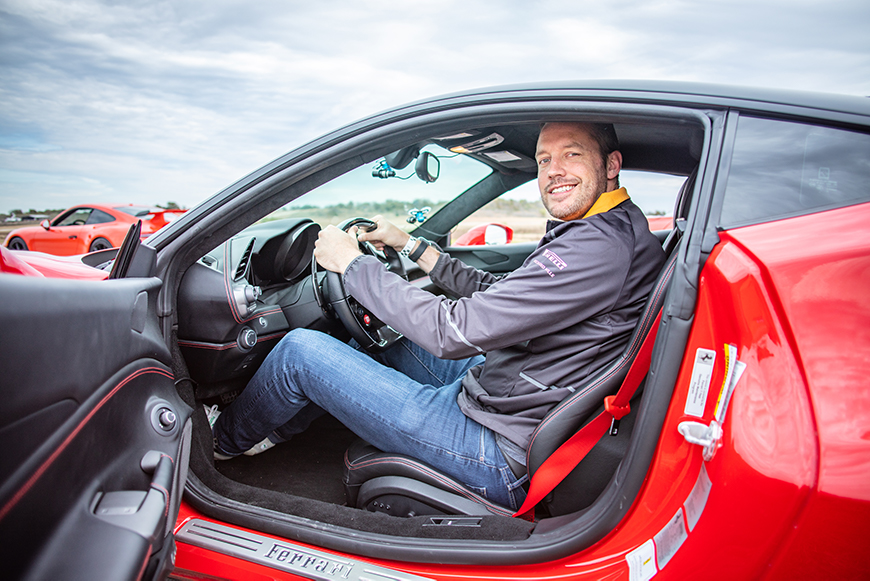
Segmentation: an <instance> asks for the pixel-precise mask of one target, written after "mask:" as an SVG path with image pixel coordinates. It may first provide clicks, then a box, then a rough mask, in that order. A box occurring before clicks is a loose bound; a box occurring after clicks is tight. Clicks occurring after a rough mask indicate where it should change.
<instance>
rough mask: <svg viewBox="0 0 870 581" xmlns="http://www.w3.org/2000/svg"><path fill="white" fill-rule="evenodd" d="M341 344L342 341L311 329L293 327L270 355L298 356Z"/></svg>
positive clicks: (281, 356) (316, 352)
mask: <svg viewBox="0 0 870 581" xmlns="http://www.w3.org/2000/svg"><path fill="white" fill-rule="evenodd" d="M339 344H341V341H339V340H338V339H336V338H335V337H332V336H331V335H327V334H326V333H321V332H320V331H312V330H311V329H293V330H292V331H290V332H289V333H287V334H286V335H284V338H283V339H281V341H280V342H279V343H278V344H277V345H276V346H275V348H274V349H273V350H272V352H271V353H270V354H269V356H270V357H280V358H282V359H286V358H296V357H308V356H309V355H310V354H318V353H322V352H323V351H324V350H327V349H329V348H330V347H334V346H336V345H339Z"/></svg>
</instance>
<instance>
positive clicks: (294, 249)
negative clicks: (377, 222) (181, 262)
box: [178, 218, 345, 392]
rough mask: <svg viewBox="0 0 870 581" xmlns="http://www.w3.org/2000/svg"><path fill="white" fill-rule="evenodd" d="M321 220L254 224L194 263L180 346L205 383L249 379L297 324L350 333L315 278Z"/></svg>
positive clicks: (184, 288) (182, 298)
mask: <svg viewBox="0 0 870 581" xmlns="http://www.w3.org/2000/svg"><path fill="white" fill-rule="evenodd" d="M319 232H320V226H319V225H318V224H316V223H314V222H313V221H311V220H309V219H305V218H302V219H298V218H294V219H284V220H275V221H271V222H265V223H261V224H255V225H253V226H251V227H249V228H246V229H245V230H243V231H242V232H240V233H239V234H237V235H236V236H234V237H232V238H230V239H229V240H227V241H226V242H224V243H223V244H221V245H220V246H218V247H217V248H215V249H214V250H212V251H211V252H209V253H208V254H206V255H205V256H203V257H202V258H201V259H200V260H198V261H197V262H196V263H195V264H193V265H192V266H191V267H190V268H189V269H188V270H187V272H186V273H185V275H184V277H183V279H182V282H181V287H180V289H179V301H178V345H179V348H180V349H181V351H182V354H183V355H184V357H185V360H186V361H187V364H188V369H189V371H190V376H191V378H192V379H193V380H194V381H196V382H197V383H198V384H199V385H200V386H202V387H203V388H204V389H214V390H216V391H217V392H222V391H226V387H227V385H228V384H235V383H244V382H246V381H247V379H248V378H250V376H251V375H252V374H253V372H254V370H256V369H257V368H258V367H259V365H260V363H262V360H263V359H264V358H265V357H266V355H267V354H268V353H269V351H271V349H272V348H273V347H274V346H275V344H277V342H278V341H279V340H280V339H281V338H282V337H283V336H284V335H285V334H287V332H289V331H290V330H291V329H294V328H297V327H307V328H312V329H318V330H321V331H324V332H328V333H330V334H342V333H344V332H345V331H344V330H343V327H342V325H341V324H340V323H336V322H335V321H332V320H330V319H328V318H327V317H325V315H324V312H323V310H322V309H321V307H320V305H319V304H318V302H317V299H316V296H315V292H314V286H313V284H312V281H314V280H317V282H318V284H320V282H321V278H322V277H323V273H322V272H318V273H315V274H313V275H312V270H311V265H312V253H313V251H314V243H315V241H316V240H317V234H318V233H319Z"/></svg>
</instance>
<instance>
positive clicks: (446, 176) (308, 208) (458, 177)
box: [261, 145, 492, 230]
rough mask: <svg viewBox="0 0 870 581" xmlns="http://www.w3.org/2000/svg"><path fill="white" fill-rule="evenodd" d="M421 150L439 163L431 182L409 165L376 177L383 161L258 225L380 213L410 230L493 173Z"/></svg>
mask: <svg viewBox="0 0 870 581" xmlns="http://www.w3.org/2000/svg"><path fill="white" fill-rule="evenodd" d="M422 151H424V152H430V153H432V154H433V155H435V156H436V157H437V158H438V161H439V162H440V171H439V175H438V179H437V180H436V181H434V182H424V181H422V180H421V179H419V178H418V177H417V175H416V174H415V171H414V163H413V161H412V162H411V163H410V164H409V165H408V166H407V167H405V168H404V169H396V170H393V171H394V172H395V176H392V177H385V178H382V177H378V173H379V171H381V170H383V166H381V165H380V162H381V161H382V160H378V161H376V162H374V163H372V164H369V165H365V166H361V167H358V168H356V169H355V170H352V171H349V172H348V173H346V174H344V175H342V176H340V177H338V178H336V179H334V180H332V181H331V182H329V183H327V184H324V185H322V186H320V187H319V188H316V189H314V190H312V191H311V192H309V193H307V194H306V195H304V196H302V197H300V198H298V199H296V200H294V201H293V202H291V203H290V204H288V205H286V206H284V207H283V208H281V209H279V210H277V211H275V212H273V213H272V214H270V215H269V216H267V217H265V218H264V219H263V220H261V222H266V221H270V220H278V219H281V218H297V217H305V218H310V219H311V220H314V221H315V222H317V223H318V224H320V225H321V226H322V227H325V226H327V225H329V224H333V225H335V224H339V223H340V222H342V221H344V220H346V219H348V218H353V217H356V216H361V217H364V218H371V217H372V216H375V215H376V214H381V215H382V216H384V217H385V218H387V219H388V220H390V221H391V222H393V223H394V224H396V225H397V226H400V227H403V228H404V229H405V230H412V229H413V228H414V227H416V225H417V224H418V223H419V221H422V220H425V219H426V218H428V217H429V216H431V215H432V214H434V213H435V212H437V211H438V209H440V208H441V207H443V206H444V205H445V204H447V203H448V202H449V201H451V200H453V199H454V198H456V197H457V196H459V195H460V194H461V193H462V192H464V191H465V190H467V189H468V188H470V187H471V186H473V185H474V184H476V183H477V182H479V181H480V180H482V179H483V178H485V177H486V176H487V175H489V174H490V173H491V172H492V169H491V168H490V167H489V166H487V165H486V164H483V163H481V162H479V161H477V160H475V159H472V158H470V157H468V156H465V155H459V154H455V153H451V152H449V151H447V150H446V149H443V148H441V147H438V146H437V145H429V146H427V147H425V148H424V149H423V150H422ZM384 174H388V172H386V171H385V172H382V175H384Z"/></svg>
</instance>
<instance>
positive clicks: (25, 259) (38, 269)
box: [0, 246, 109, 280]
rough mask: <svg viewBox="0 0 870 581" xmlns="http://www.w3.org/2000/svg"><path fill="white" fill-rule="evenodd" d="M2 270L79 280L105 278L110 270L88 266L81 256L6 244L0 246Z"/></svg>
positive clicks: (26, 274) (27, 274)
mask: <svg viewBox="0 0 870 581" xmlns="http://www.w3.org/2000/svg"><path fill="white" fill-rule="evenodd" d="M0 272H2V273H6V274H20V275H24V276H44V277H49V278H71V279H78V280H103V279H105V278H108V276H109V272H108V271H106V270H98V269H96V268H93V267H91V266H88V265H87V264H85V263H83V262H82V261H81V258H80V257H79V256H53V255H51V254H43V253H42V252H30V251H24V250H9V249H8V248H6V247H5V246H0Z"/></svg>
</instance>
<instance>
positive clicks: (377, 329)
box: [311, 216, 410, 353]
mask: <svg viewBox="0 0 870 581" xmlns="http://www.w3.org/2000/svg"><path fill="white" fill-rule="evenodd" d="M378 218H380V216H378ZM380 224H381V225H384V227H380V225H379V224H378V223H376V222H374V221H372V220H369V219H367V218H351V219H350V220H345V221H344V222H342V223H341V224H340V225H339V226H338V227H335V226H327V227H326V228H324V229H323V230H321V231H320V234H319V235H318V237H317V241H316V242H315V243H314V257H313V258H314V260H312V262H311V265H312V276H311V278H312V284H313V285H314V296H315V298H316V299H317V304H318V305H320V307H321V308H322V309H323V311H324V313H325V314H326V315H327V316H329V317H331V316H333V315H332V313H334V314H335V316H337V317H338V319H339V320H340V321H341V322H342V324H343V325H344V327H345V328H346V329H347V331H348V333H350V336H351V337H353V338H354V339H355V340H356V342H357V343H359V344H360V345H361V346H362V347H363V348H364V349H368V350H369V351H371V352H373V353H380V352H381V351H383V350H385V349H388V348H389V347H390V346H391V345H393V344H394V343H395V342H396V341H398V340H399V339H401V338H402V335H401V334H400V333H399V332H397V331H396V330H395V329H393V328H392V327H390V326H389V325H385V324H384V323H383V322H382V321H380V320H379V319H377V318H376V317H375V316H374V315H372V314H371V313H370V312H369V311H367V310H366V309H365V308H364V307H363V306H362V305H360V304H359V303H358V302H357V301H356V300H355V299H354V298H353V297H352V296H350V295H349V294H348V292H347V290H346V289H345V288H344V281H343V280H342V275H343V274H344V271H345V270H347V267H348V266H349V265H350V263H351V262H353V260H354V259H355V258H356V257H358V256H360V255H362V254H371V255H372V256H374V257H375V258H377V259H378V260H379V261H381V262H382V263H383V264H384V266H386V268H387V270H389V271H390V272H392V273H393V274H396V275H398V276H400V277H402V278H404V279H405V280H407V279H408V277H407V274H406V273H405V267H404V265H403V264H402V259H401V257H400V256H399V254H398V252H396V251H395V249H394V248H393V247H392V245H391V244H389V243H386V242H385V241H384V240H380V238H381V237H380V235H377V231H378V230H381V232H382V233H384V232H386V237H387V240H388V241H391V240H396V239H400V237H399V236H396V233H395V232H393V231H392V229H395V230H397V231H398V232H400V233H401V230H398V228H395V226H392V224H390V223H389V222H387V221H386V220H384V219H383V218H381V222H380ZM387 224H388V225H389V226H386V225H387ZM390 227H392V228H390ZM363 231H369V232H370V233H371V234H376V235H375V236H371V237H370V238H377V239H378V240H379V241H380V242H381V244H382V245H383V248H384V250H383V254H380V253H379V252H378V251H377V250H376V245H375V244H374V243H373V242H371V241H364V240H362V234H363ZM408 238H410V237H409V236H408V235H407V234H406V235H405V241H407V240H408ZM403 244H404V242H403ZM317 264H320V265H321V266H322V267H323V268H325V269H326V271H327V272H326V278H325V280H324V281H323V287H322V292H321V288H320V284H321V283H320V282H319V279H318V276H317V269H316V266H317Z"/></svg>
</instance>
